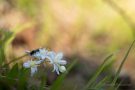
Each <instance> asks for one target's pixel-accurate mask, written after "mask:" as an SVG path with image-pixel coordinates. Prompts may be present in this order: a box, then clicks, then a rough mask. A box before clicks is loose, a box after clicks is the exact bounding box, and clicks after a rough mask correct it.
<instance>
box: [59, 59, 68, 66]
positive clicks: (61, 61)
mask: <svg viewBox="0 0 135 90" xmlns="http://www.w3.org/2000/svg"><path fill="white" fill-rule="evenodd" d="M58 63H59V64H61V65H66V64H67V61H65V60H59V61H58Z"/></svg>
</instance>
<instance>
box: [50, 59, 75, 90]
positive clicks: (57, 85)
mask: <svg viewBox="0 0 135 90" xmlns="http://www.w3.org/2000/svg"><path fill="white" fill-rule="evenodd" d="M76 63H77V60H75V61H73V62H72V63H71V65H70V66H69V67H68V69H67V72H65V73H63V74H62V75H61V76H59V77H58V78H57V79H56V81H55V82H54V84H53V85H52V86H51V89H50V90H60V86H61V85H62V82H63V81H64V78H65V77H66V76H67V74H68V73H69V71H70V70H71V69H72V68H73V66H75V64H76Z"/></svg>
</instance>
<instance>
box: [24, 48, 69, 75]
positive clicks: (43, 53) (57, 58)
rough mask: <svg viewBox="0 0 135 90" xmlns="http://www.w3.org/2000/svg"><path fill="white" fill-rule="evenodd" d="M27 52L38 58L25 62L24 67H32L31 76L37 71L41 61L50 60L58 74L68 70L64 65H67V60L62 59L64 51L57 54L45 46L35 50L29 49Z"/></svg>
mask: <svg viewBox="0 0 135 90" xmlns="http://www.w3.org/2000/svg"><path fill="white" fill-rule="evenodd" d="M27 53H28V54H29V55H30V56H31V57H34V58H36V59H37V60H28V61H27V62H24V64H23V67H24V68H31V76H33V74H34V73H35V72H37V66H39V65H40V64H41V63H44V62H48V61H49V64H52V65H53V71H56V73H57V74H58V75H59V74H60V72H61V73H63V72H65V71H66V68H65V66H64V65H66V64H67V62H66V60H62V58H63V53H57V54H56V53H55V52H53V51H48V50H46V49H44V48H39V49H36V50H33V51H27Z"/></svg>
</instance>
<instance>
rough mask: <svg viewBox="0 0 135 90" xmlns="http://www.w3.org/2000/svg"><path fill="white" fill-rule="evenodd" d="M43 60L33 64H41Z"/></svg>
mask: <svg viewBox="0 0 135 90" xmlns="http://www.w3.org/2000/svg"><path fill="white" fill-rule="evenodd" d="M43 61H44V60H38V61H35V64H41V63H42V62H43Z"/></svg>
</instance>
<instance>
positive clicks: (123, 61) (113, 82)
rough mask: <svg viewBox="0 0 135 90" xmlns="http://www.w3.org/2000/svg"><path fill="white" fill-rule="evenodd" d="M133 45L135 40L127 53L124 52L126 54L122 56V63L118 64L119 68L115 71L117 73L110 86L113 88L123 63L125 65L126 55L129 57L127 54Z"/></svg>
mask: <svg viewBox="0 0 135 90" xmlns="http://www.w3.org/2000/svg"><path fill="white" fill-rule="evenodd" d="M134 43H135V40H134V41H133V43H132V44H131V46H130V47H129V49H128V51H127V52H126V54H125V56H124V58H123V60H122V62H121V64H120V66H119V68H118V70H117V72H116V75H115V77H114V80H113V81H112V85H114V86H115V84H116V81H117V79H118V76H119V74H120V71H121V69H122V66H123V65H124V63H125V61H126V59H127V57H128V55H129V52H130V51H131V48H132V47H133V45H134Z"/></svg>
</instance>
